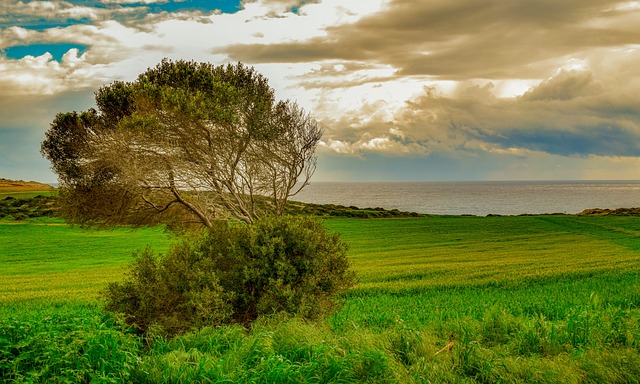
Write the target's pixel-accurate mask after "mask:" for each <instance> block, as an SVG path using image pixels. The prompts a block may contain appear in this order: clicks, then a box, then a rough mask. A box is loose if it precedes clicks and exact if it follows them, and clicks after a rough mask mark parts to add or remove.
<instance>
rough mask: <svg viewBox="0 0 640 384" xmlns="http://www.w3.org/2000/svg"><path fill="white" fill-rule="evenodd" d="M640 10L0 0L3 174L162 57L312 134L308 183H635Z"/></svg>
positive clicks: (21, 171)
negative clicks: (216, 78) (251, 94)
mask: <svg viewBox="0 0 640 384" xmlns="http://www.w3.org/2000/svg"><path fill="white" fill-rule="evenodd" d="M638 20H640V3H639V2H638V1H629V0H601V1H598V2H584V1H581V0H566V1H563V2H559V3H557V4H556V3H549V2H547V1H543V0H531V1H528V2H512V1H508V0H495V1H492V2H488V3H482V4H479V3H477V2H473V1H469V0H461V1H457V2H440V1H430V2H415V3H414V2H404V1H402V0H354V1H350V2H349V3H348V4H345V3H344V2H343V1H340V0H315V1H306V0H246V1H240V0H224V1H222V0H219V1H211V0H192V1H189V2H180V1H174V0H147V1H144V2H135V1H131V0H109V1H106V0H65V1H62V0H50V1H28V0H25V1H22V0H6V1H5V2H4V3H3V7H2V9H0V68H2V71H0V174H1V175H4V177H8V178H10V179H17V178H27V179H32V180H42V182H47V183H53V182H55V181H54V180H56V176H55V175H54V174H53V173H52V172H51V170H50V164H49V163H48V161H46V160H45V159H43V158H42V156H41V155H40V153H39V148H40V142H41V141H42V140H44V132H45V131H46V130H47V129H48V127H49V123H50V122H51V121H52V120H53V118H54V116H55V114H56V113H58V112H69V111H84V110H87V109H88V108H91V107H93V106H94V103H95V102H94V99H93V93H94V92H95V91H96V90H97V89H98V88H99V87H100V86H102V85H106V84H110V83H112V82H113V81H132V80H134V79H135V78H136V77H137V75H138V74H140V73H142V72H144V70H145V69H147V68H149V67H154V66H155V65H156V64H158V63H159V62H160V60H161V59H163V58H169V59H172V60H178V59H184V60H195V61H204V62H210V63H213V64H215V65H220V64H224V63H227V62H237V61H241V62H243V63H245V64H247V65H249V66H253V67H255V68H256V70H258V71H259V72H260V73H262V74H263V75H265V76H266V77H267V78H268V79H269V83H270V85H271V86H272V87H273V88H274V90H275V93H276V97H278V98H279V99H291V100H295V101H297V102H298V103H299V105H300V106H302V107H303V108H304V109H305V110H307V111H309V112H310V113H311V115H312V116H313V117H314V118H316V119H317V120H318V121H319V122H320V123H321V124H322V126H323V127H324V128H325V135H324V136H323V138H322V139H321V141H320V143H319V146H318V149H317V155H318V168H317V172H316V175H315V176H314V180H315V181H317V182H345V181H363V182H364V181H390V182H396V181H399V180H402V181H434V182H438V181H442V182H446V181H462V182H464V181H470V180H477V181H492V180H507V181H508V180H514V181H518V180H636V179H637V178H638V176H636V175H637V171H638V169H640V104H639V103H638V102H637V100H638V96H637V95H640V67H638V66H637V65H636V63H638V62H640V23H638Z"/></svg>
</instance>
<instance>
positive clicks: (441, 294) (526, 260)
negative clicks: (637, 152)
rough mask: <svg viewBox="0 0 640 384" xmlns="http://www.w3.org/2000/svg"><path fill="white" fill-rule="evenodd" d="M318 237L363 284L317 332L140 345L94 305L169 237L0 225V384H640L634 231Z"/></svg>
mask: <svg viewBox="0 0 640 384" xmlns="http://www.w3.org/2000/svg"><path fill="white" fill-rule="evenodd" d="M326 224H327V225H328V226H329V227H330V228H331V229H333V230H335V231H337V232H339V233H341V235H342V237H343V239H344V240H346V241H347V242H349V243H350V244H351V249H350V259H351V261H352V264H353V268H354V270H355V271H356V272H357V275H358V277H359V280H360V282H359V284H358V285H357V286H356V287H355V288H354V289H352V290H351V291H350V292H349V293H348V294H347V295H346V297H345V303H344V306H343V308H342V309H341V310H340V311H339V312H337V313H336V314H334V315H333V316H331V317H330V318H329V319H327V320H326V321H323V322H318V323H308V322H304V321H301V320H298V319H290V318H284V317H274V318H265V319H263V320H262V321H260V322H259V323H258V324H256V325H255V326H254V327H253V328H252V329H251V330H245V329H243V328H241V327H239V326H227V327H220V328H216V329H211V328H206V329H203V330H200V331H197V332H194V333H191V334H187V335H183V336H180V337H178V338H176V339H174V340H163V339H162V338H156V339H155V340H153V342H151V344H149V345H144V344H142V341H140V340H138V338H137V337H136V336H135V335H133V334H131V333H130V332H129V331H127V330H126V329H125V328H123V327H122V326H121V325H119V324H120V322H119V321H118V320H117V319H115V318H114V317H113V316H112V315H108V314H104V313H102V311H101V310H100V302H99V301H98V299H96V296H97V294H98V292H99V291H100V289H102V288H103V287H104V286H105V285H106V284H107V283H108V282H110V281H114V280H118V279H121V278H122V276H123V273H124V270H125V266H126V264H127V263H128V262H129V261H130V260H131V257H130V254H131V251H133V250H135V249H141V248H143V247H144V246H145V245H146V244H147V243H150V244H152V245H153V247H154V248H155V249H156V250H158V251H163V250H164V249H166V247H167V246H168V244H169V243H170V241H171V239H170V238H169V237H168V236H167V234H165V233H164V232H163V231H162V230H160V229H143V230H130V229H128V228H117V229H114V230H109V231H84V230H82V229H81V228H78V227H70V226H66V225H63V224H62V223H61V222H59V221H55V220H44V221H40V222H38V221H28V222H26V223H24V224H15V222H3V223H0V332H1V333H0V377H4V378H7V379H6V380H7V381H11V380H14V381H17V382H65V380H66V381H67V382H82V381H85V382H86V381H94V382H123V381H132V382H153V383H156V382H184V383H190V382H264V383H267V382H283V383H285V382H291V383H294V382H295V383H297V382H314V383H316V382H317V383H321V382H323V383H328V382H376V383H383V382H416V383H420V382H432V383H438V382H440V383H450V382H460V383H465V382H467V383H473V382H486V383H490V382H491V383H493V382H522V383H525V382H526V383H529V382H541V383H542V382H546V383H558V382H561V383H587V382H588V383H637V382H640V277H639V276H640V220H638V219H637V218H634V217H578V216H551V215H550V216H524V217H486V218H481V217H424V218H414V219H383V220H357V219H333V220H327V222H326ZM39 340H44V341H39ZM451 340H453V346H452V347H451V348H450V349H449V348H446V346H447V344H448V343H449V342H450V341H451ZM118 345H121V347H117V346H118ZM438 352H440V353H438ZM79 356H82V358H81V359H80V360H79V359H78V357H79ZM109 356H112V357H109ZM76 361H80V363H75V362H76ZM1 380H2V379H0V381H1Z"/></svg>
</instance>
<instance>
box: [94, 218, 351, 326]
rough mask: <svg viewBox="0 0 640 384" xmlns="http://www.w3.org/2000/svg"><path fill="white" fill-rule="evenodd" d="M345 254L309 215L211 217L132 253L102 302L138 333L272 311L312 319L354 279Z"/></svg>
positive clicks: (328, 307)
mask: <svg viewBox="0 0 640 384" xmlns="http://www.w3.org/2000/svg"><path fill="white" fill-rule="evenodd" d="M346 251H347V245H346V244H345V243H343V242H342V241H341V240H340V238H339V236H338V235H337V234H329V233H328V232H327V230H326V229H325V228H324V226H323V225H322V224H321V223H319V222H318V221H317V220H315V219H312V218H305V217H286V218H278V219H273V218H268V219H263V220H259V221H257V222H256V223H255V224H254V225H245V224H240V223H227V222H219V223H217V224H216V225H215V226H214V227H213V228H212V229H211V230H209V231H208V232H207V233H206V234H205V235H203V236H202V237H201V238H199V239H196V240H194V241H191V242H188V241H185V242H183V243H181V244H179V245H176V246H174V247H172V248H171V249H170V250H169V252H168V253H167V255H166V256H164V257H163V256H158V257H156V256H155V255H154V254H153V252H152V251H150V250H149V249H147V250H145V251H144V252H141V253H139V254H137V259H136V261H135V262H134V263H133V265H132V268H131V271H130V273H129V275H128V279H127V280H126V281H125V282H124V283H113V284H111V285H109V287H108V289H107V291H106V301H107V306H106V307H107V309H109V310H112V311H117V312H123V313H124V314H125V318H126V319H127V321H128V322H129V323H130V324H132V325H133V326H135V327H136V328H137V329H138V330H139V331H140V332H148V331H149V330H155V331H158V332H160V333H162V334H167V335H173V334H177V333H182V332H184V331H187V330H190V329H194V328H199V327H201V326H203V325H219V324H225V323H241V324H244V325H245V326H247V325H249V324H251V323H252V322H253V321H254V320H255V319H257V318H258V316H260V315H264V314H273V313H280V312H285V313H289V314H293V315H297V316H301V317H304V318H315V317H319V316H323V315H326V314H327V313H329V312H331V311H332V310H333V309H334V308H335V305H336V303H337V301H336V299H337V297H338V296H339V294H340V293H341V292H343V291H344V290H345V289H347V288H349V287H351V286H353V284H354V283H355V280H354V274H353V273H352V272H351V271H349V262H348V259H347V257H346Z"/></svg>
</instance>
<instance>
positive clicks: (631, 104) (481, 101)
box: [324, 69, 640, 158]
mask: <svg viewBox="0 0 640 384" xmlns="http://www.w3.org/2000/svg"><path fill="white" fill-rule="evenodd" d="M637 91H638V89H624V88H618V87H616V88H607V87H606V86H605V84H604V83H603V82H602V81H600V80H598V79H597V78H596V75H595V74H594V73H593V72H592V71H590V70H588V69H582V70H564V69H562V70H559V71H558V72H557V73H556V74H555V75H554V76H552V77H550V78H548V79H546V80H544V81H542V82H540V83H539V84H538V85H537V86H536V87H534V88H532V89H531V90H529V91H528V92H526V93H525V94H524V95H522V96H520V97H516V98H498V97H495V96H494V94H493V85H492V83H486V84H484V85H479V84H473V82H467V84H466V85H465V84H461V85H459V86H458V88H457V89H454V90H453V91H452V92H451V94H449V95H447V94H444V93H442V92H439V91H438V89H437V88H435V87H427V88H425V89H424V91H423V94H422V95H420V96H419V97H416V98H414V99H413V100H410V101H407V102H406V103H405V105H404V106H403V107H402V108H401V109H399V110H398V111H396V112H395V113H394V115H393V117H391V118H389V117H388V116H383V115H382V114H381V113H380V110H382V108H381V107H379V108H378V112H377V114H376V113H371V112H370V111H369V112H368V111H365V110H361V111H354V112H353V113H352V115H353V116H369V118H368V119H365V120H358V119H355V118H352V119H351V122H349V121H348V120H345V119H334V120H331V119H327V120H325V121H324V123H325V125H326V126H327V127H328V128H327V131H328V135H329V138H330V139H331V141H328V142H327V143H326V145H325V149H333V150H334V151H335V152H338V153H352V154H357V153H359V152H371V151H373V152H380V153H383V152H386V153H388V152H395V153H397V154H398V155H406V154H407V153H410V154H413V155H417V154H428V153H432V152H438V153H450V154H451V153H454V152H455V153H462V152H468V153H480V152H484V153H492V154H501V155H506V156H509V157H514V156H519V157H523V158H526V157H527V156H530V155H531V153H533V152H537V153H548V154H550V155H558V156H569V157H571V156H578V157H586V156H622V157H630V156H640V105H638V104H637V102H636V101H634V99H633V98H629V97H628V94H629V93H628V92H637ZM391 132H393V133H395V135H392V134H391ZM372 140H374V141H372ZM375 140H383V141H375ZM370 143H373V144H375V143H380V145H373V144H370ZM391 143H395V144H396V145H391ZM382 144H384V145H382Z"/></svg>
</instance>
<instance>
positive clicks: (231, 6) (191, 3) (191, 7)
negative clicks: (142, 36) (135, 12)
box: [127, 0, 241, 13]
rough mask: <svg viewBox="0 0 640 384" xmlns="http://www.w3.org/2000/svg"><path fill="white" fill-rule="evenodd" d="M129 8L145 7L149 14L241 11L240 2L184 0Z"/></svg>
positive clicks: (140, 4)
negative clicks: (217, 10)
mask: <svg viewBox="0 0 640 384" xmlns="http://www.w3.org/2000/svg"><path fill="white" fill-rule="evenodd" d="M127 6H129V7H139V6H145V7H147V8H148V9H149V12H150V13H159V12H163V11H165V12H180V11H200V12H203V13H211V12H213V11H214V10H216V9H219V10H220V11H221V12H222V13H235V12H237V11H239V10H240V9H241V6H240V0H186V1H169V2H166V3H155V4H144V3H142V2H141V3H133V4H128V5H127Z"/></svg>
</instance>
